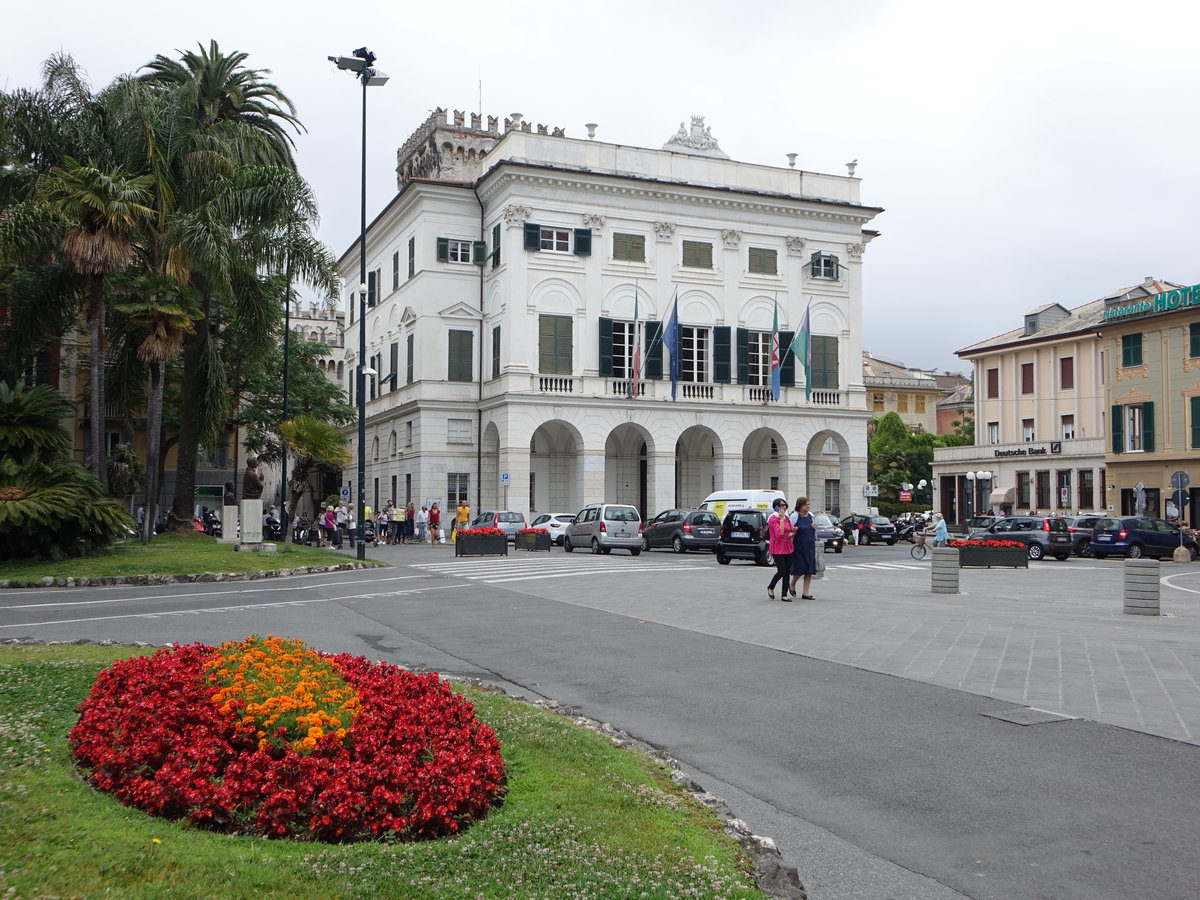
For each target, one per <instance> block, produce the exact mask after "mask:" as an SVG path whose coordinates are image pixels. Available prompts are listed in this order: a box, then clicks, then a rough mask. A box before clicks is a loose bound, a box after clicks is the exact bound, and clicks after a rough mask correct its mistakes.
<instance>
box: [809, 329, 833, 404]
mask: <svg viewBox="0 0 1200 900" xmlns="http://www.w3.org/2000/svg"><path fill="white" fill-rule="evenodd" d="M811 348H812V362H811V365H810V366H809V370H810V371H811V373H812V386H813V387H814V388H817V389H820V390H828V391H836V390H837V389H838V388H839V387H841V382H840V381H839V375H838V339H837V338H835V337H832V336H830V335H824V334H814V335H813V336H812V344H811Z"/></svg>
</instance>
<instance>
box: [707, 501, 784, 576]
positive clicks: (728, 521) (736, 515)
mask: <svg viewBox="0 0 1200 900" xmlns="http://www.w3.org/2000/svg"><path fill="white" fill-rule="evenodd" d="M768 541H769V536H768V534H767V513H766V511H765V510H761V509H734V510H731V511H729V512H727V513H725V520H724V521H723V522H721V536H720V537H719V538H718V539H717V550H716V553H717V562H719V563H720V564H721V565H723V566H727V565H729V560H731V559H752V560H754V561H755V562H756V563H758V564H759V565H760V566H773V565H774V564H775V558H774V557H773V556H772V555H771V550H770V547H769V546H768Z"/></svg>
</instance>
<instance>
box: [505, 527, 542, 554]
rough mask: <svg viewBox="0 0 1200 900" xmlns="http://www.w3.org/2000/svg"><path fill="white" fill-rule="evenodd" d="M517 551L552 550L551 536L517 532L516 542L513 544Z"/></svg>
mask: <svg viewBox="0 0 1200 900" xmlns="http://www.w3.org/2000/svg"><path fill="white" fill-rule="evenodd" d="M513 546H514V548H515V549H517V550H546V551H549V550H550V535H548V534H522V533H521V532H519V531H518V532H517V534H516V540H515V542H514V544H513Z"/></svg>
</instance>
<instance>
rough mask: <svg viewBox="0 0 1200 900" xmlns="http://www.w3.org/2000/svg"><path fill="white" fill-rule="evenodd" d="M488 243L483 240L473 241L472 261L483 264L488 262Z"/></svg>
mask: <svg viewBox="0 0 1200 900" xmlns="http://www.w3.org/2000/svg"><path fill="white" fill-rule="evenodd" d="M487 255H488V252H487V244H485V243H484V242H483V241H471V262H473V263H475V265H477V266H482V265H483V264H484V263H485V262H487Z"/></svg>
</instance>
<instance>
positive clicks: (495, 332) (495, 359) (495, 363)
mask: <svg viewBox="0 0 1200 900" xmlns="http://www.w3.org/2000/svg"><path fill="white" fill-rule="evenodd" d="M492 377H493V378H499V377H500V326H499V325H497V326H496V327H495V328H493V329H492Z"/></svg>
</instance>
